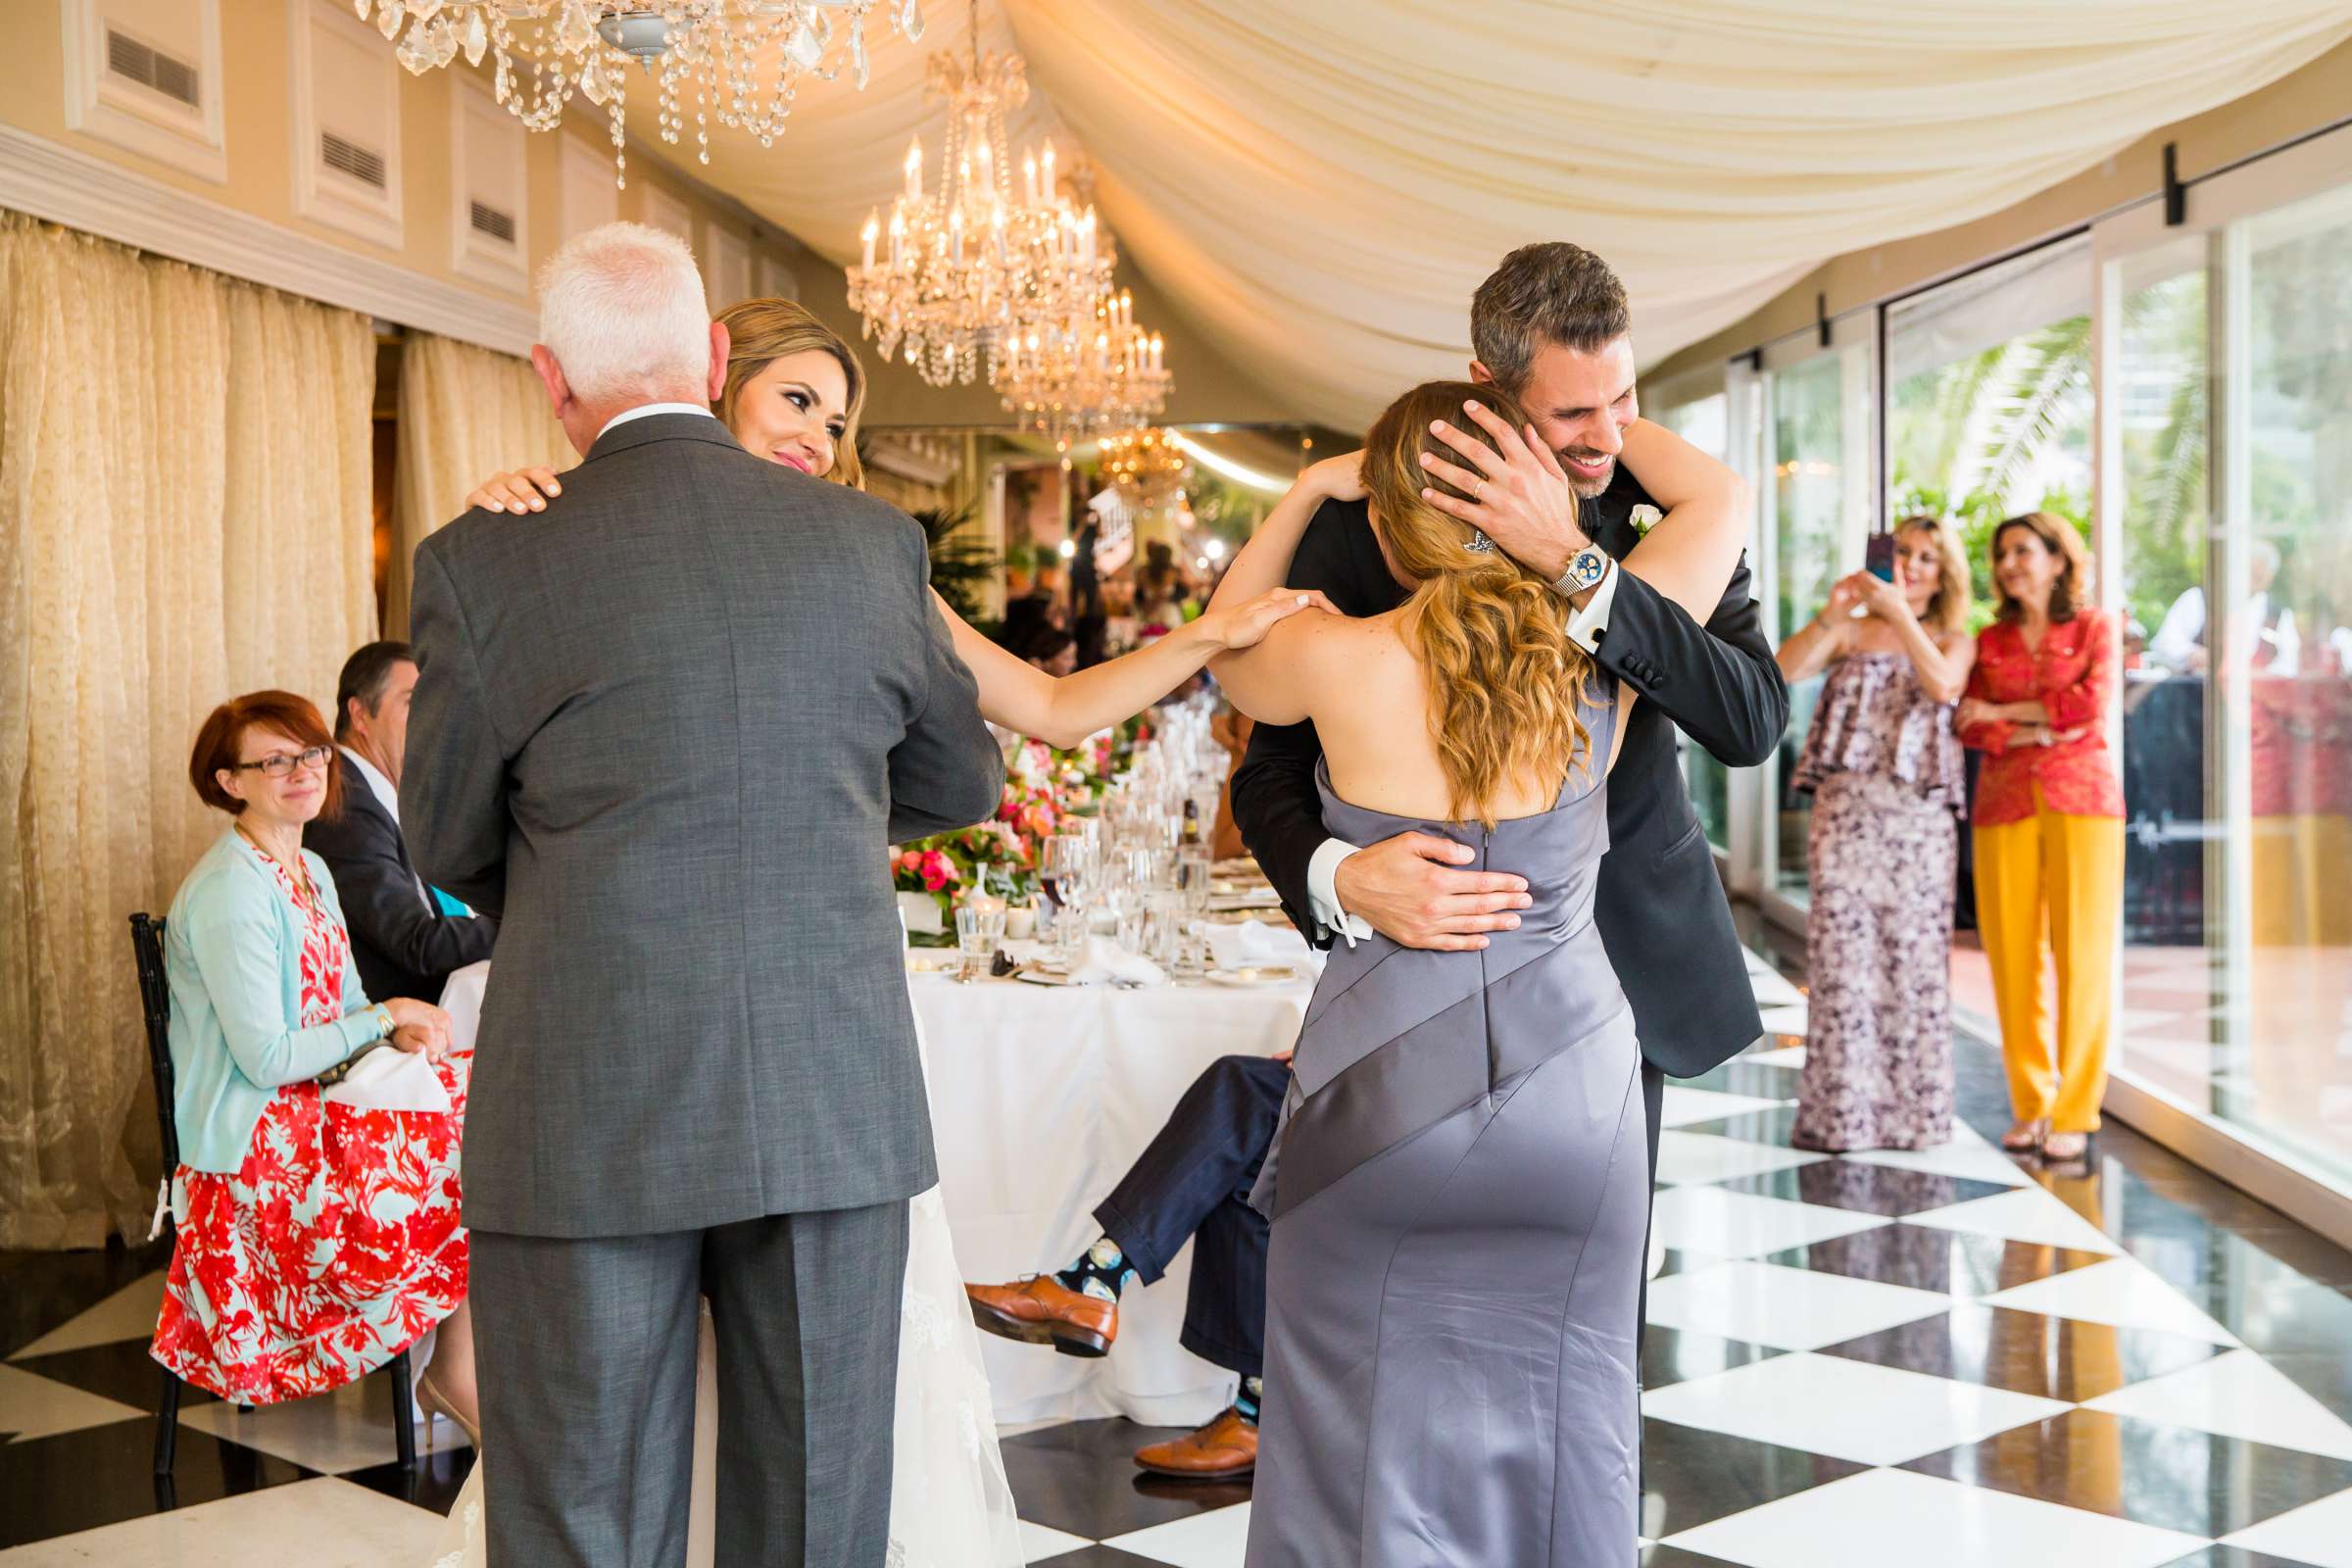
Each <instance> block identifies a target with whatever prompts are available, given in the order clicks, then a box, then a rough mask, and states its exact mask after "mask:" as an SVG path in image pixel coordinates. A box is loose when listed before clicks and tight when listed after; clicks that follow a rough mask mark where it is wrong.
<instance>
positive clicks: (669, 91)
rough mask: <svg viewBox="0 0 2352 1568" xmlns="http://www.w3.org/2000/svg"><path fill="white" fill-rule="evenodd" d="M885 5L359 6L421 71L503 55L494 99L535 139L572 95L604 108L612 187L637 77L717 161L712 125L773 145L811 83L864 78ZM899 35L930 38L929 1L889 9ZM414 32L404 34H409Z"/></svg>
mask: <svg viewBox="0 0 2352 1568" xmlns="http://www.w3.org/2000/svg"><path fill="white" fill-rule="evenodd" d="M882 4H884V0H660V3H654V0H352V9H353V10H354V11H356V12H358V13H359V17H360V20H361V21H363V22H365V21H367V20H368V14H369V12H370V11H372V12H373V13H374V20H375V25H376V30H377V31H379V32H381V33H382V34H383V35H384V38H385V41H386V42H391V41H393V40H395V39H397V40H398V47H397V48H396V49H395V50H394V54H395V55H396V56H397V58H398V59H399V61H400V63H401V64H402V65H404V66H406V67H408V69H409V70H410V71H411V72H413V73H416V74H417V75H420V76H421V75H423V74H424V73H426V72H428V71H434V70H438V69H440V68H442V67H445V66H447V65H449V64H450V62H452V61H453V60H456V59H458V58H459V57H460V56H461V55H462V56H464V58H465V60H466V65H468V66H478V65H480V64H481V63H482V61H483V59H484V58H485V57H488V58H492V59H495V61H496V66H495V70H494V74H493V77H492V90H493V91H494V92H495V93H496V94H497V97H498V101H499V102H500V103H502V104H504V105H506V106H507V108H508V110H509V111H510V112H511V113H513V114H514V116H515V118H516V119H517V120H519V121H521V122H522V123H523V124H524V125H526V126H528V127H529V128H530V129H532V130H554V129H555V128H556V127H557V126H559V125H560V124H562V123H563V122H564V106H565V105H566V104H568V103H569V102H570V101H571V100H572V98H573V96H574V95H577V96H578V97H581V98H584V99H586V100H587V101H588V103H589V104H591V105H593V106H595V107H596V108H597V109H598V110H599V111H601V112H602V113H603V114H604V116H605V118H606V121H607V122H608V124H609V126H610V129H611V134H612V138H613V176H614V183H616V184H620V185H626V184H627V183H628V180H627V172H628V169H627V157H626V152H625V148H626V143H627V138H628V124H627V96H628V83H629V79H630V76H631V74H632V73H635V74H637V75H640V76H642V77H643V78H644V79H646V80H647V81H648V82H650V83H651V91H652V93H653V96H654V99H655V105H656V118H657V122H658V126H657V128H658V133H659V134H660V136H661V138H662V141H664V142H666V143H668V144H669V145H671V146H676V145H678V144H679V143H680V142H682V141H683V140H684V139H685V136H686V127H687V119H688V116H689V113H691V115H692V118H693V123H694V140H695V149H696V152H697V155H698V156H699V157H700V158H701V160H702V162H704V163H706V164H708V163H709V162H711V121H712V120H716V121H717V122H718V123H719V124H721V125H723V126H725V127H727V128H728V129H730V130H740V131H743V132H745V133H747V134H749V135H752V136H756V137H758V138H759V139H760V146H762V147H768V146H772V145H774V143H775V139H776V138H777V137H778V136H780V135H782V134H783V133H784V123H785V120H786V118H787V117H789V116H790V115H791V113H792V106H793V100H794V98H795V97H796V96H797V95H798V93H799V91H800V84H801V82H802V81H803V80H804V79H805V78H809V77H814V78H816V79H818V80H822V81H830V80H832V79H833V78H834V77H835V76H836V75H838V74H839V61H840V60H841V58H842V57H843V56H845V55H846V56H847V57H848V60H849V63H850V73H851V76H852V79H853V80H854V81H855V82H856V84H857V85H858V88H859V89H860V90H862V89H863V88H864V86H865V82H866V74H867V71H868V65H867V60H866V42H865V22H866V14H867V13H868V12H870V11H872V10H874V9H875V8H876V6H877V5H882ZM884 9H885V10H886V12H887V14H888V17H889V22H890V29H891V31H892V32H893V33H896V34H899V35H902V36H904V37H906V38H907V40H909V41H912V40H913V39H916V38H919V37H921V36H922V31H923V14H922V9H921V0H887V4H886V5H885V6H884ZM404 27H405V28H406V29H407V31H406V33H405V35H404V33H403V31H402V29H403V28H404Z"/></svg>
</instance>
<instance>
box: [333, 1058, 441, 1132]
mask: <svg viewBox="0 0 2352 1568" xmlns="http://www.w3.org/2000/svg"><path fill="white" fill-rule="evenodd" d="M319 1098H320V1099H322V1100H324V1101H326V1102H327V1103H329V1104H335V1105H349V1106H350V1107H351V1108H352V1109H354V1110H433V1111H439V1112H441V1113H442V1114H444V1115H447V1114H448V1112H449V1108H450V1107H449V1091H448V1090H446V1089H444V1088H442V1087H441V1075H440V1074H439V1073H436V1072H435V1071H433V1064H432V1063H431V1062H429V1061H427V1060H425V1059H424V1056H423V1054H422V1053H420V1052H415V1051H396V1050H394V1049H393V1048H391V1047H390V1046H386V1047H385V1048H384V1049H382V1050H381V1051H370V1052H369V1053H368V1054H367V1055H365V1056H362V1057H361V1058H360V1061H359V1065H357V1066H355V1067H353V1068H352V1069H351V1075H350V1076H349V1077H347V1078H345V1079H344V1080H343V1081H342V1082H341V1083H339V1084H337V1085H335V1086H334V1087H333V1088H332V1089H329V1090H327V1091H326V1092H325V1093H324V1094H323V1095H321V1096H320V1097H319Z"/></svg>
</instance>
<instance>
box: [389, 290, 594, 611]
mask: <svg viewBox="0 0 2352 1568" xmlns="http://www.w3.org/2000/svg"><path fill="white" fill-rule="evenodd" d="M578 461H579V458H578V455H577V454H575V453H574V452H573V451H572V450H571V444H570V442H569V441H568V440H566V439H565V437H564V427H563V426H562V425H560V424H558V423H557V422H556V417H555V414H554V413H553V411H551V410H550V409H549V408H548V406H547V389H546V388H545V387H543V386H541V385H540V383H539V376H538V373H537V372H536V371H534V370H533V369H532V368H531V365H530V362H529V361H528V360H518V359H515V357H514V356H513V355H509V354H498V353H494V352H492V351H491V350H489V349H481V348H475V347H474V346H473V345H472V344H470V343H460V342H458V341H456V340H455V339H452V338H446V337H435V336H434V335H433V334H432V333H430V332H411V333H410V334H409V335H408V340H407V342H406V343H405V344H404V345H403V347H402V349H401V356H400V455H399V462H398V466H397V468H398V472H399V475H400V478H399V487H398V490H397V492H396V493H395V497H394V502H393V518H394V523H395V528H396V532H395V534H394V537H393V543H392V564H391V570H390V572H389V573H388V574H387V576H386V582H385V587H384V635H385V636H387V637H405V636H407V635H408V630H409V567H410V564H411V562H412V561H413V560H414V559H415V557H416V555H417V546H418V545H420V544H422V543H423V542H424V539H425V536H426V535H427V534H429V533H431V532H432V531H433V530H434V529H436V528H438V527H440V526H441V525H442V524H443V523H445V522H448V521H449V520H450V519H451V518H453V517H455V516H457V515H459V514H460V513H462V512H463V511H465V507H466V492H467V491H468V490H471V489H472V488H473V487H474V486H475V485H477V484H479V483H481V482H482V481H483V480H484V479H486V478H488V477H489V476H490V475H491V474H493V473H497V472H499V471H501V470H512V469H515V468H520V467H523V466H527V465H532V464H544V465H545V466H548V467H551V468H554V469H557V470H558V471H562V470H563V469H564V468H568V467H570V466H572V465H573V464H574V463H577V462H578Z"/></svg>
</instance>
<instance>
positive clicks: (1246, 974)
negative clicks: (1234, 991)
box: [1208, 963, 1299, 987]
mask: <svg viewBox="0 0 2352 1568" xmlns="http://www.w3.org/2000/svg"><path fill="white" fill-rule="evenodd" d="M1298 978H1299V971H1298V969H1297V968H1296V967H1295V966H1293V965H1291V964H1287V963H1251V964H1245V965H1243V966H1242V967H1241V968H1239V969H1211V970H1209V972H1208V983H1209V984H1210V985H1216V986H1242V987H1249V986H1279V985H1288V984H1289V983H1290V982H1291V981H1293V980H1296V979H1298Z"/></svg>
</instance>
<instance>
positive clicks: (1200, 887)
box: [1176, 844, 1210, 915]
mask: <svg viewBox="0 0 2352 1568" xmlns="http://www.w3.org/2000/svg"><path fill="white" fill-rule="evenodd" d="M1209 863H1210V862H1209V858H1208V846H1207V845H1205V844H1187V845H1185V846H1184V848H1183V849H1182V850H1180V851H1179V852H1178V853H1177V856H1176V891H1177V892H1178V893H1181V894H1183V895H1184V907H1185V908H1186V909H1187V910H1188V911H1190V912H1191V913H1193V914H1195V915H1201V914H1205V913H1207V912H1208V876H1209Z"/></svg>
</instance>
